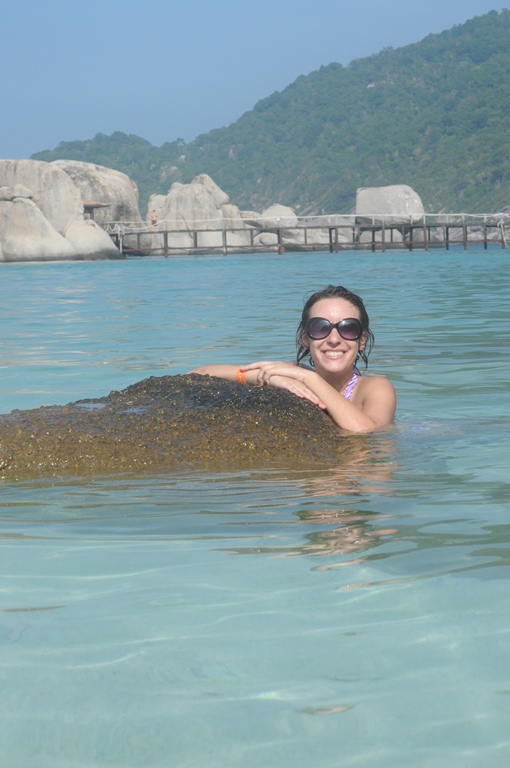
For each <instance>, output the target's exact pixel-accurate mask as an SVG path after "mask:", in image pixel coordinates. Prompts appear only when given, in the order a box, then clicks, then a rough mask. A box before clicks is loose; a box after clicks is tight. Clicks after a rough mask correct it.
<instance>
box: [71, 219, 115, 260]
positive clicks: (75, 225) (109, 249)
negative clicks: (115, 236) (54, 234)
mask: <svg viewBox="0 0 510 768" xmlns="http://www.w3.org/2000/svg"><path fill="white" fill-rule="evenodd" d="M64 234H65V238H66V240H67V241H68V242H69V243H71V245H72V246H73V248H74V250H75V252H76V253H77V254H79V256H81V258H83V259H118V258H120V253H119V251H118V250H117V248H116V247H115V245H114V244H113V242H112V239H111V237H110V236H109V235H108V234H107V233H106V232H105V231H104V229H101V227H100V226H99V225H98V224H96V222H95V221H92V220H90V219H85V221H71V223H70V224H69V225H68V227H67V229H66V231H65V233H64Z"/></svg>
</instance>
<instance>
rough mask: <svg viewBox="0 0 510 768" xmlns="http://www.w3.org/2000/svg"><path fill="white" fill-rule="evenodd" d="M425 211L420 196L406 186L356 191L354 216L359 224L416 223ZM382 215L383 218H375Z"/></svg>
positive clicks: (397, 224) (367, 188)
mask: <svg viewBox="0 0 510 768" xmlns="http://www.w3.org/2000/svg"><path fill="white" fill-rule="evenodd" d="M424 212H425V209H424V207H423V203H422V201H421V198H420V196H419V195H418V194H417V192H415V191H414V189H412V188H411V187H408V186H407V185H406V184H394V185H392V186H388V187H360V188H359V189H358V190H357V191H356V216H357V222H358V223H359V224H365V225H370V224H372V223H373V224H379V225H382V223H383V220H384V222H385V226H387V227H389V226H390V222H391V224H394V225H395V226H399V225H400V226H403V225H406V224H411V223H416V222H418V221H420V219H421V218H422V217H423V214H424ZM377 214H384V217H381V216H377Z"/></svg>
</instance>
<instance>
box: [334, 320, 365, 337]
mask: <svg viewBox="0 0 510 768" xmlns="http://www.w3.org/2000/svg"><path fill="white" fill-rule="evenodd" d="M338 332H339V333H340V336H341V337H342V338H343V339H346V340H347V341H356V340H357V339H359V338H361V334H362V333H363V328H362V326H361V323H360V321H359V320H356V318H355V317H348V318H347V319H346V320H342V322H341V323H340V325H339V328H338Z"/></svg>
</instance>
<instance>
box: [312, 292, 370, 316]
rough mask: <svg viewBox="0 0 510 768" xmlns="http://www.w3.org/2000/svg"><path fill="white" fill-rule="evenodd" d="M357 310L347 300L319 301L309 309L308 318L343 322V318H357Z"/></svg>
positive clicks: (331, 299)
mask: <svg viewBox="0 0 510 768" xmlns="http://www.w3.org/2000/svg"><path fill="white" fill-rule="evenodd" d="M359 316H360V314H359V310H358V308H357V307H355V306H354V304H351V302H350V301H347V299H339V298H335V297H331V298H327V299H319V301H316V302H315V304H313V305H312V307H311V308H310V317H325V318H326V319H327V320H335V321H338V320H343V319H344V318H345V317H357V318H359Z"/></svg>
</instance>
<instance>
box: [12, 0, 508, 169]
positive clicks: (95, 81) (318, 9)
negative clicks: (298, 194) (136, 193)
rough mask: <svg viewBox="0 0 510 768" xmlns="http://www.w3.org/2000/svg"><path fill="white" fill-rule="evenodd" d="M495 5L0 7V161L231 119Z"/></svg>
mask: <svg viewBox="0 0 510 768" xmlns="http://www.w3.org/2000/svg"><path fill="white" fill-rule="evenodd" d="M503 7H505V6H503V5H500V4H494V0H427V1H426V2H422V0H414V1H413V0H407V2H404V0H384V1H383V0H313V2H310V0H294V1H293V2H291V1H290V0H257V1H256V2H245V0H152V2H141V0H79V1H77V0H0V104H1V113H0V114H1V117H0V157H2V158H14V159H20V158H24V157H29V156H30V155H31V154H32V153H34V152H37V151H39V150H42V149H53V148H54V147H55V146H56V145H57V144H58V143H59V142H60V141H72V140H74V139H88V138H92V137H93V136H94V135H95V134H96V133H106V134H110V133H112V132H113V131H124V132H125V133H134V134H137V135H138V136H142V137H144V138H145V139H148V140H149V141H150V142H152V143H153V144H156V145H160V144H162V143H163V142H164V141H173V140H174V139H176V138H183V139H185V140H186V141H189V140H190V139H193V138H194V137H195V136H197V135H199V134H200V133H206V132H208V131H210V130H211V129H213V128H219V127H221V126H223V125H228V124H229V123H232V122H234V121H235V120H237V119H238V118H239V117H240V116H241V115H242V114H243V113H244V112H246V111H247V110H250V109H251V108H252V107H253V106H254V105H255V103H256V102H257V101H258V100H259V99H262V98H265V97H266V96H269V95H270V94H271V93H273V92H274V91H279V90H282V89H283V88H285V87H286V86H287V85H289V84H290V83H291V82H293V81H294V80H295V79H296V78H297V77H299V75H306V74H308V73H309V72H311V71H313V70H315V69H318V68H319V67H320V66H322V65H326V64H329V63H331V62H332V61H336V62H340V63H341V64H344V65H345V64H348V63H349V62H350V61H352V60H353V59H356V58H362V57H364V56H368V55H370V54H372V53H377V52H378V51H380V50H381V49H382V48H385V47H387V46H392V47H393V48H398V47H401V46H403V45H407V44H409V43H413V42H417V41H418V40H421V39H423V38H424V37H426V36H427V35H428V34H430V33H436V32H441V31H443V30H445V29H449V28H450V27H452V26H454V25H455V24H462V23H463V22H465V21H466V20H467V19H470V18H473V17H474V16H480V15H482V14H485V13H488V12H489V11H491V10H497V11H499V10H501V8H503Z"/></svg>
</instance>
